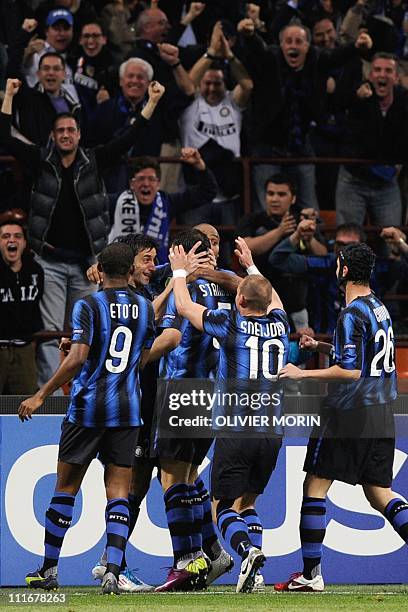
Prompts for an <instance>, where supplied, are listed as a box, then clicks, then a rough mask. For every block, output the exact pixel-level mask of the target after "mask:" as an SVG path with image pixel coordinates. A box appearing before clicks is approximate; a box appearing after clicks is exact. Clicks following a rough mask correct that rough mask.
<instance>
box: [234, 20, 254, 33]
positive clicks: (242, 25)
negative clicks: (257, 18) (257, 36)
mask: <svg viewBox="0 0 408 612" xmlns="http://www.w3.org/2000/svg"><path fill="white" fill-rule="evenodd" d="M237 31H238V32H241V34H244V36H252V34H253V33H254V32H255V24H254V22H253V21H252V19H241V21H240V22H239V23H238V25H237Z"/></svg>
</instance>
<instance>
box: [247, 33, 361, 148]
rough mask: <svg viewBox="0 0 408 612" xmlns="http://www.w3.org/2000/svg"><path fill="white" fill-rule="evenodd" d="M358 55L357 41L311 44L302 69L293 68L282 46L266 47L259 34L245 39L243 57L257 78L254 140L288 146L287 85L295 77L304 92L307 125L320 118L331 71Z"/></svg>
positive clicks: (304, 116) (304, 113)
mask: <svg viewBox="0 0 408 612" xmlns="http://www.w3.org/2000/svg"><path fill="white" fill-rule="evenodd" d="M356 55H358V50H357V49H356V48H355V47H354V45H346V46H343V47H337V48H336V49H317V48H316V47H313V46H311V47H310V48H309V51H308V53H307V56H306V61H305V64H304V66H303V68H302V70H299V71H295V70H293V69H291V68H290V67H289V66H288V64H287V62H286V61H285V58H284V56H283V54H282V51H281V49H280V47H278V46H275V45H270V46H268V47H266V46H265V45H264V43H263V41H262V40H261V39H260V38H259V37H258V36H257V35H254V36H251V37H249V38H246V39H245V50H244V56H243V57H242V61H243V62H244V63H245V65H246V67H247V69H248V71H249V73H250V75H251V77H252V78H253V79H254V83H255V87H254V92H253V98H252V100H253V122H254V142H258V143H264V144H268V145H271V146H275V147H277V148H281V149H283V150H284V149H285V148H286V147H287V143H288V133H289V130H290V128H291V125H290V114H289V112H288V93H289V90H288V87H289V83H290V82H292V81H294V82H295V83H296V87H297V88H299V89H300V91H301V92H302V105H301V121H302V124H303V125H304V126H305V129H308V126H309V125H310V123H311V122H312V121H318V119H319V117H320V114H321V111H322V108H323V105H324V101H325V97H326V83H327V78H328V76H329V71H330V70H331V69H333V68H336V67H337V66H341V65H343V64H345V63H346V62H348V61H349V60H351V59H352V58H353V57H355V56H356Z"/></svg>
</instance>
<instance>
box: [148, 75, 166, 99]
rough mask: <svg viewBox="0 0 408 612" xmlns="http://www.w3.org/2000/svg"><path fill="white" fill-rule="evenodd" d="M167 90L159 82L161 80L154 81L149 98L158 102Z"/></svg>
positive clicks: (150, 87)
mask: <svg viewBox="0 0 408 612" xmlns="http://www.w3.org/2000/svg"><path fill="white" fill-rule="evenodd" d="M165 91H166V90H165V88H164V87H163V85H161V84H160V83H159V81H152V82H151V83H150V85H149V89H148V94H149V100H151V101H152V102H155V103H156V104H157V102H158V101H159V100H160V98H161V97H162V95H163V94H164V92H165Z"/></svg>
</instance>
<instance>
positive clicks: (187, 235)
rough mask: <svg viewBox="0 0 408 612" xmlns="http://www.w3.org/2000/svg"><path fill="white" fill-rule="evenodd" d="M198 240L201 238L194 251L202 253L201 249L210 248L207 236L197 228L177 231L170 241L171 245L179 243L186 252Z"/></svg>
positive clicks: (207, 249)
mask: <svg viewBox="0 0 408 612" xmlns="http://www.w3.org/2000/svg"><path fill="white" fill-rule="evenodd" d="M199 240H201V244H200V246H199V247H198V249H197V250H196V253H202V252H203V251H209V250H210V249H211V243H210V241H209V240H208V238H207V236H206V235H205V234H203V232H201V231H200V230H197V229H189V230H183V231H182V232H179V233H178V234H177V235H176V236H174V238H173V240H172V241H171V246H178V245H181V246H182V247H183V248H184V250H185V252H186V253H188V252H189V251H190V250H191V249H192V248H193V246H194V245H195V243H196V242H198V241H199Z"/></svg>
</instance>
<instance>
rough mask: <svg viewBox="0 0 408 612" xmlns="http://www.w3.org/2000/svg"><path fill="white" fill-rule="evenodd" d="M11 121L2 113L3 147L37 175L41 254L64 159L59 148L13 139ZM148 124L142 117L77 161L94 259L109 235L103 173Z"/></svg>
mask: <svg viewBox="0 0 408 612" xmlns="http://www.w3.org/2000/svg"><path fill="white" fill-rule="evenodd" d="M10 119H11V116H10V115H6V114H4V113H0V144H2V145H4V147H5V148H6V150H7V151H8V152H10V153H11V154H12V155H14V156H15V157H16V158H17V159H18V160H19V161H21V162H22V163H23V164H24V166H25V168H26V169H29V170H30V171H31V173H32V175H33V178H34V187H33V191H32V197H31V210H30V215H29V233H30V241H31V245H32V247H33V249H34V250H35V252H36V253H38V254H41V253H42V252H43V249H44V243H45V242H46V239H47V232H48V229H49V228H50V225H51V219H52V215H53V212H54V210H55V206H56V203H57V200H58V195H59V189H60V187H61V158H60V156H59V153H58V151H57V150H56V148H55V147H52V148H51V149H50V150H47V149H42V148H41V147H38V146H35V145H27V144H25V143H23V142H21V141H20V140H18V139H17V138H13V137H12V136H11V135H10ZM147 124H148V121H147V120H146V119H144V118H143V117H142V116H140V115H139V116H138V118H137V120H136V121H135V122H134V123H133V125H132V126H131V127H129V128H128V129H127V130H126V131H125V132H124V133H123V134H122V136H121V137H119V138H116V139H115V140H112V141H111V142H108V143H107V144H106V145H102V146H100V147H96V148H95V149H82V148H81V147H79V149H78V153H77V157H76V160H75V161H74V191H75V194H76V196H77V198H78V202H79V206H80V209H81V211H82V215H83V221H84V227H85V231H86V233H87V235H88V237H89V243H90V249H91V252H92V254H93V255H96V254H97V253H98V252H99V251H100V250H101V249H103V248H104V247H105V245H106V242H107V237H108V233H109V202H108V198H107V194H106V191H105V187H104V183H103V180H102V175H101V171H102V170H103V169H104V168H106V167H108V166H110V165H112V164H113V163H115V161H116V159H117V157H118V156H119V155H121V154H122V153H123V152H124V151H127V150H128V148H129V147H130V145H131V144H132V143H133V142H134V141H135V140H137V138H138V137H139V135H140V133H141V132H142V131H143V130H144V127H145V126H146V125H147ZM55 246H58V245H55Z"/></svg>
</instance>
